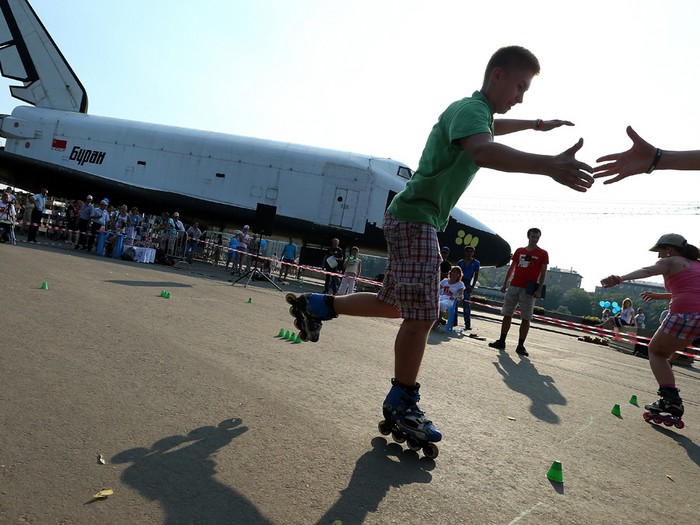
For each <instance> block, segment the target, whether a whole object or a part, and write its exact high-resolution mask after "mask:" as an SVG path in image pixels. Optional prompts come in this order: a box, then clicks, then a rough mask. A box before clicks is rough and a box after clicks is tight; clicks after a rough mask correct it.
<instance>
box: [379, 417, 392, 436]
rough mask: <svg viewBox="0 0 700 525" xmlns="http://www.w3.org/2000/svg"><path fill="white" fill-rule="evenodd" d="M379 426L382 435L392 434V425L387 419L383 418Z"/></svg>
mask: <svg viewBox="0 0 700 525" xmlns="http://www.w3.org/2000/svg"><path fill="white" fill-rule="evenodd" d="M377 427H378V428H379V433H380V434H381V435H382V436H388V435H389V434H391V427H390V426H389V423H387V422H386V421H384V420H381V421H380V422H379V424H378V425H377Z"/></svg>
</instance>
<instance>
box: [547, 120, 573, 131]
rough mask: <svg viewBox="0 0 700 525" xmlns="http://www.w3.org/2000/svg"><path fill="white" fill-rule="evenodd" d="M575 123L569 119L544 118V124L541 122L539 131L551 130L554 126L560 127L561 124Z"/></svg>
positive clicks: (570, 124) (569, 124)
mask: <svg viewBox="0 0 700 525" xmlns="http://www.w3.org/2000/svg"><path fill="white" fill-rule="evenodd" d="M573 125H574V123H573V122H570V121H568V120H558V119H554V120H543V121H542V124H540V127H539V131H550V130H553V129H554V128H558V127H561V126H573Z"/></svg>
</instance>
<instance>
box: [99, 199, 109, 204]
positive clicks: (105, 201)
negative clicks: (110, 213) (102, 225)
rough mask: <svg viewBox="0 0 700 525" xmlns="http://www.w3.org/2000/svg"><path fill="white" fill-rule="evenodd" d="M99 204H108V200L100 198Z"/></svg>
mask: <svg viewBox="0 0 700 525" xmlns="http://www.w3.org/2000/svg"><path fill="white" fill-rule="evenodd" d="M100 204H109V201H108V200H107V199H102V200H101V201H100Z"/></svg>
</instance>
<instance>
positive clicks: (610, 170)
mask: <svg viewBox="0 0 700 525" xmlns="http://www.w3.org/2000/svg"><path fill="white" fill-rule="evenodd" d="M627 135H628V136H629V138H631V139H632V147H631V148H630V149H628V150H627V151H624V152H622V153H612V154H610V155H605V156H604V157H601V158H599V159H598V160H597V161H596V162H607V164H601V165H599V166H596V167H595V169H594V170H593V173H594V175H593V177H594V178H596V179H598V178H601V177H613V178H612V179H608V180H606V181H605V182H604V183H603V184H612V183H613V182H617V181H620V180H622V179H624V178H627V177H629V176H630V175H637V174H638V173H645V172H646V171H647V170H648V169H649V166H651V163H652V161H653V160H654V155H655V154H656V148H655V147H654V146H652V145H651V144H649V143H648V142H647V141H646V140H644V139H643V138H642V137H640V136H639V135H637V133H636V132H635V131H634V130H633V129H632V126H627Z"/></svg>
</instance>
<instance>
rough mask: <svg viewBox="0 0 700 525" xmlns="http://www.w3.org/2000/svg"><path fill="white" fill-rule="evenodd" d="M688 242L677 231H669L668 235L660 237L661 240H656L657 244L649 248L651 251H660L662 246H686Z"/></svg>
mask: <svg viewBox="0 0 700 525" xmlns="http://www.w3.org/2000/svg"><path fill="white" fill-rule="evenodd" d="M687 244H688V241H686V240H685V237H683V236H682V235H678V234H677V233H667V234H666V235H662V236H661V237H659V240H658V241H656V244H655V245H654V246H652V247H651V248H649V251H650V252H658V251H659V249H660V247H661V246H675V247H676V248H685V246H686V245H687Z"/></svg>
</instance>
